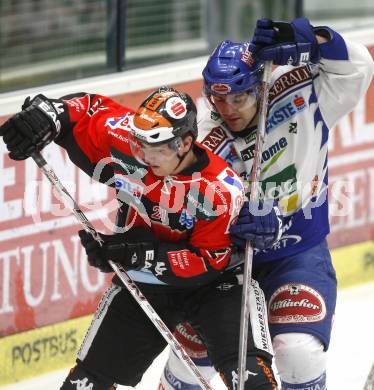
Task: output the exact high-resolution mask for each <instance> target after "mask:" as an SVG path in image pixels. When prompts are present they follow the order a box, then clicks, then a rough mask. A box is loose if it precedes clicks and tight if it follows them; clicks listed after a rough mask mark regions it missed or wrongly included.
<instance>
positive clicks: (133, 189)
mask: <svg viewBox="0 0 374 390" xmlns="http://www.w3.org/2000/svg"><path fill="white" fill-rule="evenodd" d="M114 184H115V188H116V190H118V191H123V192H125V193H126V194H128V195H130V198H131V199H132V200H133V201H134V202H135V203H138V204H139V203H140V200H141V198H142V196H143V192H144V187H143V186H142V185H139V184H137V183H134V182H132V181H130V180H126V179H125V178H124V177H123V176H122V177H121V176H120V175H116V178H115V181H114Z"/></svg>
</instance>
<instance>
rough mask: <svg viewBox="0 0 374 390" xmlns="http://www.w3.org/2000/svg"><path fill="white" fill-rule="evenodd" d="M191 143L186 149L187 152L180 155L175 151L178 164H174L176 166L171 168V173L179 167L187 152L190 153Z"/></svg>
mask: <svg viewBox="0 0 374 390" xmlns="http://www.w3.org/2000/svg"><path fill="white" fill-rule="evenodd" d="M192 145H193V143H191V146H190V148H189V149H188V150H187V152H185V153H183V154H182V156H180V155H179V154H178V153H177V158H178V160H179V162H178V164H177V165H176V167H175V168H174V169H173V171H172V173H174V172H175V171H176V170H177V169H178V168H179V167H180V165H181V164H182V162H183V161H184V160H185V158H186V157H187V154H188V153H190V151H191V149H192Z"/></svg>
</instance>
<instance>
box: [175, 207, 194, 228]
mask: <svg viewBox="0 0 374 390" xmlns="http://www.w3.org/2000/svg"><path fill="white" fill-rule="evenodd" d="M196 221H197V218H196V217H194V216H192V215H190V213H189V212H188V210H187V209H183V210H182V212H181V215H180V217H179V223H180V224H181V225H182V226H186V228H187V229H192V227H193V226H194V225H195V223H196Z"/></svg>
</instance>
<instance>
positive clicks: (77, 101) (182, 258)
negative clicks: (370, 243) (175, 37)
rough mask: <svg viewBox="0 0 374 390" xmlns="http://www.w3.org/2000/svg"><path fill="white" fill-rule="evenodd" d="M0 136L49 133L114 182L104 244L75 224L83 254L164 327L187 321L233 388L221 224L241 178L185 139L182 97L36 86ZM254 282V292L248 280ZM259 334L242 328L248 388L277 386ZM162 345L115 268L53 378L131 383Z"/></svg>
mask: <svg viewBox="0 0 374 390" xmlns="http://www.w3.org/2000/svg"><path fill="white" fill-rule="evenodd" d="M0 135H1V136H3V139H4V142H5V143H6V145H7V148H8V150H9V152H10V153H9V156H10V158H12V159H15V160H23V159H26V158H28V157H29V156H30V155H31V154H32V153H33V152H35V151H40V150H42V149H43V147H44V146H45V145H46V144H48V143H49V142H51V141H54V142H56V143H57V144H59V145H61V146H62V147H63V148H65V149H66V150H67V152H68V154H69V157H70V158H71V160H72V161H73V162H74V163H75V164H76V165H77V166H78V167H79V168H80V169H82V170H84V171H85V172H86V173H88V174H89V175H90V176H92V177H95V178H96V179H97V180H100V181H102V182H106V183H107V184H113V185H114V186H115V188H116V190H117V198H118V200H119V203H120V210H122V212H120V217H119V218H118V221H121V223H118V227H117V229H118V231H117V232H116V233H115V234H112V235H104V234H101V237H102V239H103V246H102V247H100V246H99V245H98V243H97V242H96V241H95V240H94V239H93V238H92V237H91V236H90V235H89V234H87V233H86V232H85V231H82V230H81V231H80V232H79V236H80V238H81V242H82V244H83V246H84V248H85V250H86V252H87V256H88V261H89V263H90V264H91V265H92V266H94V267H97V268H99V269H100V270H102V271H103V272H111V271H112V270H111V267H110V265H109V264H108V260H109V259H110V260H113V261H115V262H118V263H120V264H121V265H122V266H123V268H124V269H125V270H127V271H128V274H129V276H130V277H131V278H132V279H133V280H134V281H136V282H137V284H138V285H139V287H140V289H141V290H142V292H143V294H144V295H145V296H146V298H147V299H148V300H149V302H150V303H151V305H152V306H153V307H154V309H155V310H156V312H157V313H158V314H159V315H160V316H161V318H162V319H163V321H164V322H165V323H166V324H167V326H168V327H169V328H170V329H172V330H173V329H175V327H176V325H177V324H179V323H181V322H183V321H188V322H189V323H191V324H193V326H194V329H195V330H196V331H198V332H199V335H200V337H201V338H202V339H203V340H204V343H205V345H206V346H207V347H208V350H209V354H210V358H211V360H212V362H213V364H214V365H215V367H216V369H217V371H219V372H220V373H221V375H222V378H223V379H224V381H225V382H226V384H227V386H228V388H230V389H233V388H235V379H236V373H237V364H238V340H239V322H240V309H241V308H240V306H241V303H240V301H241V300H240V297H241V286H240V283H239V280H240V271H241V269H240V267H238V265H237V264H236V263H235V261H236V260H238V259H239V260H240V258H238V257H235V256H234V255H233V253H232V252H233V250H232V247H231V240H230V235H229V229H230V227H231V226H232V225H233V223H234V222H235V219H236V217H237V215H238V213H239V211H240V209H241V207H242V203H243V199H244V191H243V184H242V182H241V180H240V178H239V177H238V176H237V174H236V173H235V172H234V171H233V170H232V169H231V168H230V167H229V166H228V165H227V163H226V162H224V160H222V159H221V158H220V157H218V156H216V155H214V154H213V153H211V152H210V151H208V150H207V149H205V148H204V147H201V146H200V145H199V144H197V143H196V142H195V139H196V137H197V121H196V107H195V105H194V103H193V102H192V100H191V98H190V97H189V96H188V95H186V94H183V93H179V92H178V91H176V90H174V89H172V88H167V87H163V88H160V89H158V90H156V91H155V92H153V93H152V94H151V95H150V96H149V97H148V98H147V99H146V100H145V101H144V102H143V103H142V104H141V106H140V107H139V109H138V110H137V111H136V112H135V113H134V112H133V111H132V110H130V109H128V108H126V107H123V106H121V105H119V104H117V103H115V102H114V101H113V100H111V99H109V98H107V97H104V96H98V95H92V94H87V93H81V94H77V95H74V96H66V97H63V98H61V99H48V98H47V97H45V96H43V95H38V96H36V97H35V98H34V99H32V100H27V101H26V102H25V104H24V106H23V110H22V111H21V112H19V113H18V114H16V115H15V116H13V117H12V118H10V119H9V120H8V121H7V122H6V123H5V124H4V125H2V126H1V127H0ZM108 159H109V163H108ZM103 162H106V164H104V163H103ZM124 209H126V211H123V210H124ZM253 288H254V289H256V291H257V293H258V294H259V295H260V294H261V292H260V291H259V290H258V288H257V285H256V283H255V282H254V283H253ZM263 310H264V308H263V306H261V305H260V306H259V305H255V306H254V308H253V310H252V312H251V314H252V313H253V315H254V316H255V317H256V315H257V316H258V317H260V316H263V315H266V313H263ZM269 344H270V342H269V339H268V332H266V329H265V330H264V331H263V332H262V333H258V332H253V333H252V332H251V330H250V332H249V336H248V357H247V369H248V371H247V372H248V380H247V382H246V387H245V388H246V389H251V390H255V389H257V390H270V389H276V386H277V385H276V382H275V380H274V377H273V374H272V371H271V358H272V355H271V349H269ZM164 347H165V341H164V339H163V338H162V337H161V335H160V334H159V333H158V331H157V330H156V329H155V328H154V326H153V325H152V323H151V322H150V321H149V319H148V318H147V317H146V315H145V314H144V312H143V311H142V309H141V308H140V307H139V306H138V304H137V303H136V301H135V300H134V299H133V298H132V297H131V296H130V294H129V293H128V291H127V290H126V289H124V288H122V286H121V283H120V282H119V281H118V280H117V278H116V277H114V279H113V283H112V285H111V286H110V287H109V288H108V289H107V290H106V291H105V293H104V295H103V297H102V300H101V302H100V303H99V306H98V308H97V312H96V314H95V316H94V318H93V321H92V324H91V326H90V328H89V330H88V332H87V335H86V337H85V339H84V341H83V344H82V345H81V348H80V350H79V352H78V357H77V365H76V366H75V367H74V368H73V369H72V370H71V371H70V373H69V375H68V376H67V378H66V380H65V382H64V384H63V385H62V387H61V389H62V390H76V389H78V388H83V387H84V388H92V389H95V390H108V389H111V388H115V387H116V386H117V384H122V385H128V386H135V385H136V384H137V383H138V382H139V381H140V380H141V378H142V375H143V373H144V372H145V371H146V369H147V368H148V367H149V366H150V364H151V363H152V361H153V360H154V359H155V357H157V356H158V355H159V353H160V352H161V351H162V350H163V348H164Z"/></svg>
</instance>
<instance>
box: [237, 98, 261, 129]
mask: <svg viewBox="0 0 374 390" xmlns="http://www.w3.org/2000/svg"><path fill="white" fill-rule="evenodd" d="M259 109H260V104H259V102H258V101H257V102H256V111H255V113H254V114H253V117H252V119H251V120H250V121H249V122H248V123H247V124H246V125H245V127H244V128H243V129H242V130H241V131H243V130H246V129H249V128H250V127H252V126H253V122H254V120H255V119H256V117H257V114H258V110H259Z"/></svg>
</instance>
